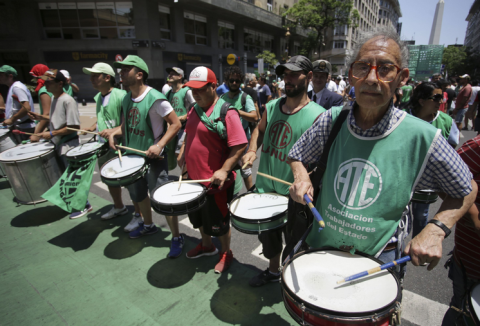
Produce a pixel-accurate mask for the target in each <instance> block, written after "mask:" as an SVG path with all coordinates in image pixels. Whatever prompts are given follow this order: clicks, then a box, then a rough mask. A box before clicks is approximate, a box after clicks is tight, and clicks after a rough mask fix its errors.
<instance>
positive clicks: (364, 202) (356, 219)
mask: <svg viewBox="0 0 480 326" xmlns="http://www.w3.org/2000/svg"><path fill="white" fill-rule="evenodd" d="M340 111H341V108H334V109H332V125H333V123H334V122H335V119H336V118H337V117H338V114H339V113H340ZM438 137H440V130H438V129H435V128H433V127H432V126H431V125H430V124H429V123H427V122H425V121H422V120H420V119H417V118H415V117H413V116H411V115H409V114H404V116H403V117H402V118H401V119H400V120H399V121H398V122H397V123H396V125H394V126H392V129H391V130H390V131H389V132H387V133H386V134H385V135H382V136H378V137H361V136H358V135H356V134H354V133H353V132H352V131H351V130H350V125H349V124H348V120H347V121H345V122H344V123H343V125H342V128H341V129H340V132H339V133H338V135H337V137H336V139H335V141H334V143H333V145H332V148H331V149H330V153H329V156H328V162H327V169H326V171H325V174H324V177H323V180H322V189H321V192H320V196H319V198H318V200H317V202H316V205H315V206H316V208H317V209H318V211H319V212H320V214H321V215H322V217H323V219H324V220H325V223H326V227H325V229H323V230H322V231H321V232H318V229H316V228H313V230H312V231H311V232H310V234H309V235H308V238H307V243H308V244H309V245H310V246H311V247H313V248H320V247H325V246H331V247H335V248H340V247H341V246H352V247H353V249H352V250H351V252H352V253H353V252H355V250H358V251H360V252H363V253H366V254H368V255H375V254H376V253H378V252H379V251H380V250H382V248H383V247H384V246H385V244H386V243H387V242H388V240H389V239H390V238H391V237H392V236H393V235H394V233H395V230H396V229H397V226H398V223H399V222H400V219H401V217H402V213H403V211H404V210H405V207H406V206H407V205H408V203H409V201H410V199H411V197H412V194H413V191H414V188H415V185H416V183H417V182H418V179H419V178H420V176H421V175H422V173H423V171H424V169H425V164H426V162H427V160H428V158H429V156H430V154H429V150H431V146H432V143H433V142H434V140H437V139H438Z"/></svg>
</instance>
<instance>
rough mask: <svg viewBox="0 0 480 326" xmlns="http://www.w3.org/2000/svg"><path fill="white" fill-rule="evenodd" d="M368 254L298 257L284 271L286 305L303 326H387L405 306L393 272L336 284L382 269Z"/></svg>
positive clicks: (316, 253)
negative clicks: (372, 270)
mask: <svg viewBox="0 0 480 326" xmlns="http://www.w3.org/2000/svg"><path fill="white" fill-rule="evenodd" d="M381 264H382V263H381V262H380V261H379V260H377V259H375V258H373V257H370V256H362V255H352V254H350V253H348V252H343V251H339V250H308V251H305V252H302V253H300V254H297V255H296V256H294V258H293V259H292V260H290V261H289V262H288V263H287V265H285V267H284V268H283V271H282V288H283V296H284V303H285V307H286V308H287V310H288V311H289V313H290V315H292V317H293V318H294V319H295V320H297V322H298V323H299V324H302V323H305V324H302V325H327V324H328V325H330V323H327V321H334V322H335V323H333V322H332V323H331V325H333V324H335V325H389V321H390V318H391V316H392V315H393V314H394V313H395V311H396V308H397V306H398V305H399V303H400V302H401V290H400V282H399V281H398V278H397V277H396V276H395V275H394V274H393V273H392V272H391V271H389V270H384V271H381V272H378V273H376V274H375V275H371V276H367V277H364V278H362V279H359V280H355V281H351V282H349V283H344V284H341V285H338V284H337V281H339V280H341V279H343V278H345V277H347V276H350V275H353V274H356V273H359V272H362V271H365V270H368V269H371V268H374V267H378V266H380V265H381Z"/></svg>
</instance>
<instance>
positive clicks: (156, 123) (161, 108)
mask: <svg viewBox="0 0 480 326" xmlns="http://www.w3.org/2000/svg"><path fill="white" fill-rule="evenodd" d="M150 90H152V88H151V87H150V86H148V87H147V89H146V90H145V92H143V93H142V95H140V96H139V97H137V98H132V101H133V102H135V103H138V102H140V101H142V100H143V99H144V98H145V96H147V94H148V92H150ZM172 111H173V108H172V105H171V104H170V102H168V101H167V100H157V101H155V103H153V105H152V107H151V108H150V110H149V111H148V115H149V117H150V122H151V123H152V130H153V136H154V137H155V143H158V142H159V141H160V139H161V135H162V134H163V121H164V120H163V117H165V116H166V115H169V114H170V112H172Z"/></svg>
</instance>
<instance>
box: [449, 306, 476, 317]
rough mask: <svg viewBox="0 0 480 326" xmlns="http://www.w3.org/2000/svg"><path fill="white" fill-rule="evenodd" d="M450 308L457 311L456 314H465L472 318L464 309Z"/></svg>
mask: <svg viewBox="0 0 480 326" xmlns="http://www.w3.org/2000/svg"><path fill="white" fill-rule="evenodd" d="M450 308H452V309H453V310H455V311H456V312H459V313H461V314H464V315H465V316H467V317H469V318H471V317H470V315H469V314H467V313H466V312H465V311H463V310H462V309H458V308H457V307H455V306H450Z"/></svg>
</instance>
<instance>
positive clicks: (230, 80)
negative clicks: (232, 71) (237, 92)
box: [228, 79, 242, 84]
mask: <svg viewBox="0 0 480 326" xmlns="http://www.w3.org/2000/svg"><path fill="white" fill-rule="evenodd" d="M228 81H229V82H230V83H232V84H233V83H237V84H240V83H241V82H242V81H241V80H240V79H229V80H228Z"/></svg>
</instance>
